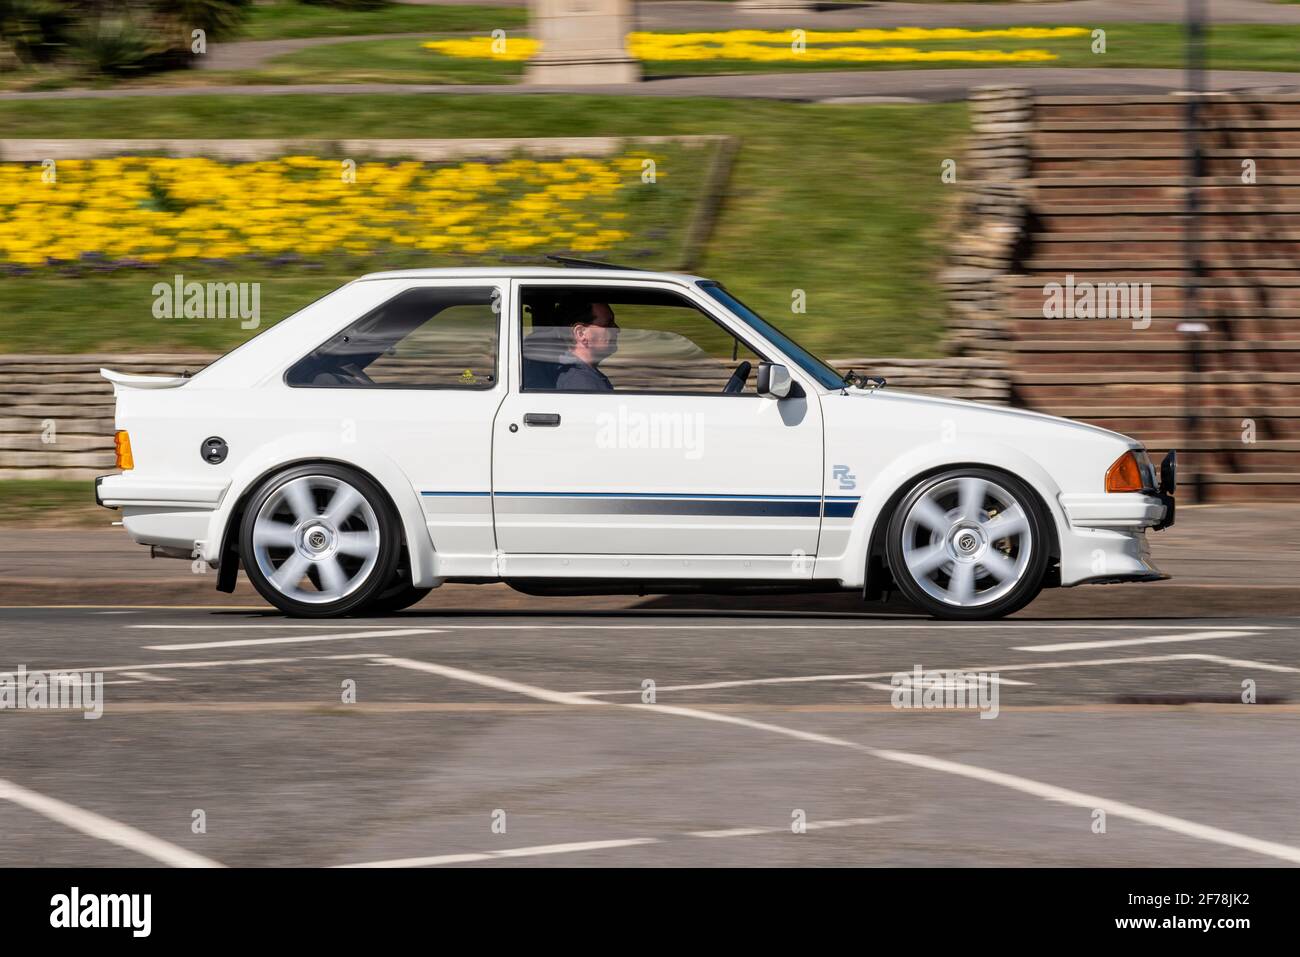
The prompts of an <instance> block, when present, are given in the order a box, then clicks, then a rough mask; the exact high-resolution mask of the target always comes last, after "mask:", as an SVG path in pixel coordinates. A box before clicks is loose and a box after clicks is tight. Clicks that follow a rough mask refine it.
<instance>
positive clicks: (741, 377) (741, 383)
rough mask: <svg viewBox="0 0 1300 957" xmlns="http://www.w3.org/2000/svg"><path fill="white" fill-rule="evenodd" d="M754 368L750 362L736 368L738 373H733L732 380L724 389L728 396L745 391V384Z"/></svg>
mask: <svg viewBox="0 0 1300 957" xmlns="http://www.w3.org/2000/svg"><path fill="white" fill-rule="evenodd" d="M751 368H752V366H750V364H749V362H748V361H745V362H742V363H741V364H740V365H738V366H736V371H735V372H733V373H731V378H730V379H728V380H727V384H726V385H724V386H723V387H722V391H723V393H725V394H726V395H735V394H736V393H737V392H744V391H745V382H746V381H747V380H748V379H749V370H750V369H751Z"/></svg>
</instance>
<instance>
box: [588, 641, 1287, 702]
mask: <svg viewBox="0 0 1300 957" xmlns="http://www.w3.org/2000/svg"><path fill="white" fill-rule="evenodd" d="M1160 661H1212V662H1216V663H1218V664H1224V665H1230V666H1232V667H1234V668H1255V669H1258V670H1262V671H1285V672H1292V671H1296V672H1300V668H1293V667H1291V666H1290V665H1274V664H1270V663H1268V662H1265V661H1249V660H1246V659H1241V658H1224V657H1222V656H1220V655H1204V654H1194V653H1192V652H1183V653H1179V654H1172V655H1141V656H1139V655H1134V656H1132V657H1128V658H1088V659H1083V660H1079V661H1032V662H1028V663H1021V664H1014V665H993V666H990V665H972V666H970V667H965V668H926V669H925V670H926V671H927V672H929V671H941V672H952V671H965V672H971V671H975V672H981V673H984V674H988V673H992V672H999V673H1000V672H1003V671H1043V670H1048V669H1052V668H1085V667H1094V666H1097V665H1127V664H1152V663H1154V662H1160ZM910 673H911V669H910V667H909V668H906V669H900V670H898V671H873V672H868V673H864V674H855V675H793V676H790V677H783V678H737V679H734V680H731V681H704V682H699V683H696V684H684V685H659V686H657V687H656V688H655V691H656V692H657V693H660V694H662V693H663V692H665V691H714V690H717V689H718V688H746V687H750V686H751V685H786V684H805V683H809V682H821V681H846V682H847V681H868V680H871V679H874V678H892V677H893V676H894V675H896V674H910ZM641 693H642V692H641V689H640V688H617V689H611V690H608V691H573V692H570V694H576V695H582V696H584V697H593V698H597V697H605V696H607V695H639V694H641Z"/></svg>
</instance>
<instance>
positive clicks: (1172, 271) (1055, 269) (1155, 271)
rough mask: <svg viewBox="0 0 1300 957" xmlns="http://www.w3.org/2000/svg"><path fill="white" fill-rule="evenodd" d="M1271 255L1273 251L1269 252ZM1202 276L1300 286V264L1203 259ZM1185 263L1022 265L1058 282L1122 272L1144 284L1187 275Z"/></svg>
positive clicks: (1038, 259)
mask: <svg viewBox="0 0 1300 957" xmlns="http://www.w3.org/2000/svg"><path fill="white" fill-rule="evenodd" d="M1267 252H1272V250H1267ZM1201 261H1202V264H1203V275H1205V276H1209V277H1211V278H1222V279H1230V278H1233V277H1237V278H1242V279H1245V278H1253V277H1256V276H1258V275H1259V274H1260V273H1268V274H1270V275H1271V276H1273V277H1275V278H1286V277H1292V278H1294V279H1295V280H1296V282H1297V283H1300V261H1297V260H1294V259H1282V258H1270V259H1256V258H1249V257H1246V258H1241V259H1236V260H1230V261H1228V262H1224V261H1222V260H1218V261H1207V260H1205V259H1204V258H1202V260H1201ZM1185 267H1186V263H1185V262H1184V261H1183V260H1182V259H1181V258H1172V259H1156V258H1150V259H1146V258H1142V259H1137V258H1134V259H1130V260H1128V261H1119V260H1116V259H1113V258H1105V259H1093V258H1091V257H1088V256H1062V255H1057V254H1055V253H1053V254H1051V255H1042V256H1034V257H1032V258H1030V259H1029V260H1027V261H1026V262H1025V263H1024V265H1023V267H1022V268H1023V271H1024V272H1025V273H1027V274H1029V275H1031V276H1044V277H1045V278H1046V279H1049V280H1050V279H1058V280H1059V278H1060V277H1063V276H1065V275H1067V274H1070V273H1073V274H1074V275H1075V276H1081V277H1082V278H1084V279H1087V280H1088V281H1089V282H1091V281H1092V276H1093V275H1094V274H1104V275H1107V276H1114V275H1115V274H1117V273H1119V272H1121V271H1122V272H1123V273H1124V275H1125V276H1127V277H1128V281H1129V282H1133V281H1142V282H1145V281H1147V280H1149V279H1152V278H1153V277H1156V276H1161V277H1175V276H1182V275H1183V274H1184V273H1185V272H1186V268H1185Z"/></svg>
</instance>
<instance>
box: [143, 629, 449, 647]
mask: <svg viewBox="0 0 1300 957" xmlns="http://www.w3.org/2000/svg"><path fill="white" fill-rule="evenodd" d="M439 631H440V629H438V628H390V629H387V630H385V631H352V632H346V633H344V634H342V635H293V636H285V637H283V638H234V639H231V640H230V641H200V642H196V643H194V644H189V645H145V646H144V647H145V648H146V649H147V650H149V651H199V650H201V649H204V648H238V647H243V646H246V645H291V644H303V643H306V642H312V641H357V640H360V639H363V638H412V637H414V636H416V635H436V634H438V633H439Z"/></svg>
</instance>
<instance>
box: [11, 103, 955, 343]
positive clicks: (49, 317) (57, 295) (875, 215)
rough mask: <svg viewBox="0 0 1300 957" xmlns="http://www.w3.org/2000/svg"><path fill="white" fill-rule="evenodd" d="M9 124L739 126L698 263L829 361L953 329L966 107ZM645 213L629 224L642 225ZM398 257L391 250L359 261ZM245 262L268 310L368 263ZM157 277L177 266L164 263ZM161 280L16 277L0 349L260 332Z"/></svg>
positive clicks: (454, 107)
mask: <svg viewBox="0 0 1300 957" xmlns="http://www.w3.org/2000/svg"><path fill="white" fill-rule="evenodd" d="M0 128H4V129H5V130H6V131H7V132H8V135H10V136H46V137H63V136H70V137H76V136H83V135H85V132H86V131H87V130H90V129H93V130H95V132H96V134H97V135H99V136H106V137H113V136H119V137H124V138H132V137H146V136H175V137H184V136H204V137H323V138H345V137H365V136H374V137H440V136H451V137H456V136H465V135H474V136H483V137H494V136H557V135H564V136H595V135H614V136H630V137H635V136H650V135H658V134H673V133H678V134H680V133H729V134H734V135H738V136H740V137H741V138H742V140H743V145H742V148H741V151H740V155H739V159H738V161H737V165H736V169H735V171H734V175H733V179H732V183H731V191H730V195H729V197H728V200H727V203H726V206H725V208H724V210H723V213H722V216H721V218H720V220H719V222H718V224H717V227H716V228H715V231H714V234H713V237H712V241H711V243H710V245H709V247H708V249H707V250H706V253H705V257H704V262H703V264H702V265H701V266H700V267H699V271H700V272H702V273H704V274H705V275H710V276H713V277H715V278H718V279H721V280H723V281H724V282H726V283H727V284H728V285H729V287H730V288H731V289H732V291H733V292H735V293H736V294H737V295H739V296H740V297H741V298H742V299H745V300H746V301H747V302H749V304H750V305H751V306H753V307H754V308H756V309H758V310H759V311H760V312H762V313H764V314H765V315H767V316H769V317H770V318H772V319H773V320H775V321H777V322H778V323H780V324H782V325H783V326H784V327H785V328H787V329H788V330H789V331H790V332H791V334H792V335H794V336H795V337H796V338H798V339H800V340H801V341H803V342H804V343H805V344H806V345H808V346H810V347H812V348H814V349H816V350H818V351H821V352H823V353H825V354H827V355H832V356H855V355H893V356H925V355H934V354H936V352H937V348H938V345H939V340H940V338H941V335H942V332H943V319H944V300H943V294H942V291H941V290H940V289H939V287H938V285H937V283H936V281H935V277H936V274H937V272H938V270H939V268H940V265H941V262H942V257H943V252H944V248H945V242H946V235H945V231H946V229H947V227H948V218H949V216H950V211H951V210H952V202H953V200H954V199H955V193H954V192H953V191H945V189H944V187H943V185H942V184H941V182H940V178H939V173H940V164H941V162H942V160H943V159H945V158H948V157H951V156H957V155H959V143H960V140H961V138H962V136H963V135H964V133H965V131H966V118H965V108H964V106H962V105H960V104H940V105H924V106H922V105H915V106H913V105H868V106H859V105H845V106H820V105H814V104H793V103H775V102H761V101H760V102H755V101H730V100H717V99H668V98H657V97H656V98H650V97H646V98H640V97H631V98H611V97H584V96H518V97H514V96H494V97H451V96H447V97H441V96H420V97H403V96H346V97H338V96H322V97H316V96H309V95H294V96H284V97H277V96H261V97H232V96H191V97H184V98H176V99H169V98H152V97H151V98H147V99H144V98H140V99H122V100H115V101H112V102H111V103H109V102H106V101H104V100H56V101H37V102H32V101H25V102H24V101H8V102H0ZM636 225H637V224H636V222H635V221H634V220H630V221H629V222H628V224H627V228H629V229H632V230H635V229H636ZM436 264H437V263H436V262H433V261H430V263H429V265H436ZM388 265H389V263H388V262H387V261H380V257H375V261H373V262H368V263H364V264H362V265H361V266H360V267H359V268H358V269H357V270H356V272H361V271H370V270H378V269H383V268H386V267H387V266H388ZM645 265H648V266H670V265H673V263H670V262H655V261H653V260H651V261H648V262H646V263H645ZM226 268H227V270H228V271H229V268H230V267H226ZM240 270H241V271H240V272H239V275H238V276H229V277H226V278H230V279H236V278H237V279H239V280H242V281H251V280H255V279H262V280H263V281H264V282H265V283H266V285H264V287H263V289H262V312H263V317H264V322H265V321H272V320H274V319H278V318H281V317H282V316H283V315H285V314H288V313H289V312H291V311H293V309H294V308H296V307H299V306H302V305H305V304H306V303H307V302H309V301H311V300H312V299H313V298H314V297H315V296H316V295H317V294H318V293H319V292H321V291H324V290H325V289H328V288H331V287H332V286H334V285H337V284H338V283H339V282H341V281H343V280H344V279H346V278H350V277H351V276H352V275H355V273H348V274H346V275H327V274H324V273H321V274H312V275H303V274H302V273H301V272H299V273H297V274H294V273H292V272H289V271H287V270H286V271H279V273H280V274H279V275H278V278H277V271H275V270H272V269H271V268H270V267H265V268H259V267H255V266H251V265H250V266H247V267H240ZM244 270H246V271H244ZM156 271H157V272H158V273H159V274H165V275H166V276H170V275H172V273H174V272H175V271H176V270H175V269H174V268H172V267H171V266H170V265H169V264H164V265H163V266H162V267H159V268H158V269H157V270H156ZM259 273H261V275H259ZM195 278H213V277H206V276H205V277H197V276H196V277H195ZM154 281H156V278H154V277H152V276H151V275H147V274H140V275H131V276H123V277H119V276H111V277H100V278H79V279H58V278H54V277H51V278H48V279H40V278H31V277H22V278H16V279H5V280H4V281H3V282H0V350H3V351H18V350H29V349H32V350H35V349H39V350H40V351H84V350H89V349H97V348H110V347H111V348H148V349H152V350H155V351H156V350H159V349H177V350H184V349H192V348H224V347H226V346H229V345H233V344H234V343H236V342H238V341H241V340H242V338H244V337H246V336H247V335H248V333H247V332H245V331H243V330H240V329H239V328H238V324H237V323H234V322H222V321H219V320H188V321H185V320H171V321H168V320H157V319H154V318H153V316H152V314H151V311H150V307H151V304H152V296H151V293H150V289H151V287H152V284H153V282H154ZM796 289H802V290H804V292H805V293H806V296H807V312H806V313H805V314H798V315H794V314H792V313H791V299H792V294H793V291H794V290H796Z"/></svg>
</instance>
